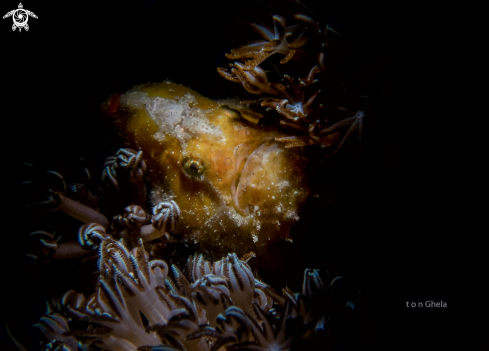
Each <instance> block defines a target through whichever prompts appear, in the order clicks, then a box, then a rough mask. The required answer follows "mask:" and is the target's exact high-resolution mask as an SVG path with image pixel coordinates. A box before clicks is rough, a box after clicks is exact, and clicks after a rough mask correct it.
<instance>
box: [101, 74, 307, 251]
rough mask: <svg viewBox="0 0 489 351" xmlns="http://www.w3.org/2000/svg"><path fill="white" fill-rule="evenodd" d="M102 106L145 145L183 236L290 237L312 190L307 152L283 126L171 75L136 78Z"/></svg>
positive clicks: (129, 140)
mask: <svg viewBox="0 0 489 351" xmlns="http://www.w3.org/2000/svg"><path fill="white" fill-rule="evenodd" d="M102 108H103V111H104V113H105V114H106V115H107V116H108V117H109V118H110V119H112V120H113V122H114V125H115V126H116V129H117V130H118V132H119V133H120V135H121V136H122V138H123V140H124V142H125V143H126V144H127V145H128V146H129V147H131V148H133V149H135V150H142V151H143V158H144V160H145V162H146V164H147V167H148V171H147V173H146V175H147V177H148V179H149V181H150V182H151V185H152V186H151V194H150V199H151V201H152V203H153V205H156V204H158V203H160V202H161V201H171V200H174V201H175V202H176V203H177V204H178V206H179V207H180V210H181V218H180V222H179V224H178V227H177V228H176V229H175V231H177V232H178V233H180V234H182V235H183V237H184V238H186V239H187V240H191V241H193V242H199V243H201V244H202V245H203V246H204V247H213V248H214V249H215V248H216V247H219V246H221V247H222V249H226V250H234V251H236V252H247V251H249V250H258V251H259V250H260V248H261V247H264V245H266V244H267V243H269V242H270V241H271V240H277V239H279V238H280V239H289V240H290V237H289V230H290V228H291V226H292V224H293V223H294V222H296V221H298V220H299V209H300V207H301V205H302V204H303V202H304V201H305V199H306V197H307V196H308V194H309V187H308V185H307V184H308V182H307V179H306V172H305V165H306V162H307V160H306V159H305V158H304V157H302V156H300V155H299V153H297V152H296V150H290V149H286V148H284V147H283V144H279V143H277V142H275V137H277V136H278V135H279V133H278V131H276V129H267V128H262V127H259V126H258V125H257V124H256V122H257V120H256V119H255V117H254V115H253V112H252V111H251V110H249V108H247V107H245V106H243V105H241V104H239V103H238V102H237V101H233V100H225V101H213V100H210V99H207V98H205V97H203V96H201V95H200V94H198V93H197V92H195V91H193V90H191V89H189V88H187V87H184V86H181V85H178V84H175V83H171V82H164V83H151V84H145V85H140V86H136V87H134V88H132V89H131V90H129V91H127V92H126V93H124V94H121V95H113V96H112V97H111V98H110V99H109V100H108V101H106V102H105V103H104V105H103V107H102ZM255 116H256V114H255Z"/></svg>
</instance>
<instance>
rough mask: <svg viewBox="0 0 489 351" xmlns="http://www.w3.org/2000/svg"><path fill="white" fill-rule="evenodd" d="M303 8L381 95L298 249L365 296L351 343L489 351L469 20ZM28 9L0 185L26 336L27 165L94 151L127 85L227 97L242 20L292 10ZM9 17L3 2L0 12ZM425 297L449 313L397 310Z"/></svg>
mask: <svg viewBox="0 0 489 351" xmlns="http://www.w3.org/2000/svg"><path fill="white" fill-rule="evenodd" d="M307 4H308V5H309V6H310V8H311V9H312V10H313V12H314V11H321V13H322V14H323V15H324V16H325V17H326V18H327V19H328V23H329V24H330V25H331V26H332V27H334V28H336V29H338V30H339V31H340V32H342V34H343V35H344V36H345V39H346V41H347V42H348V53H347V55H346V57H345V58H344V63H343V64H344V65H345V67H346V68H345V70H346V71H345V72H346V74H347V75H349V77H350V78H351V80H352V81H353V82H354V83H355V84H357V86H360V87H361V89H364V90H365V93H368V94H370V95H371V96H372V97H375V101H376V114H374V116H373V118H372V120H371V125H370V126H368V131H369V132H368V134H367V137H368V139H367V142H366V150H365V152H364V153H355V152H348V151H345V156H344V158H343V159H342V160H341V162H339V163H338V164H336V165H334V167H333V168H332V169H331V171H330V172H328V173H327V174H325V182H327V186H330V187H332V188H334V189H335V191H336V193H337V195H338V202H337V204H336V206H334V207H333V208H319V209H317V210H316V212H315V215H316V216H323V217H324V220H323V221H322V222H318V221H316V227H314V228H313V231H315V232H316V236H308V239H307V240H306V246H305V250H307V251H306V252H304V253H303V254H304V256H307V257H308V259H309V261H308V262H310V263H311V265H313V264H314V263H315V262H320V261H321V260H323V259H325V260H326V261H327V262H329V263H331V264H332V265H333V266H334V267H336V268H337V269H338V271H339V272H340V273H341V274H342V275H343V276H344V277H348V279H350V280H352V281H354V282H361V283H363V284H365V285H367V286H368V287H369V308H370V311H371V313H373V315H374V316H375V319H376V323H377V331H376V336H375V340H374V341H373V342H370V343H363V344H360V345H354V346H348V347H345V349H353V350H355V349H357V348H358V349H374V348H375V349H378V350H379V349H381V350H384V349H385V350H387V349H389V350H404V349H413V348H415V349H419V350H428V349H430V350H442V349H444V347H449V346H451V348H453V347H454V345H457V346H459V347H460V349H464V350H469V349H479V348H480V349H482V348H481V347H482V345H483V344H484V343H485V344H484V345H486V346H485V347H486V349H487V347H488V346H487V343H488V342H489V338H488V336H487V335H488V334H487V330H489V329H488V322H487V307H488V302H487V298H488V296H489V294H488V291H487V288H486V290H484V289H483V287H484V285H485V284H484V283H485V282H486V281H487V272H484V270H483V269H482V268H483V267H484V266H487V262H485V263H483V260H482V257H483V256H482V252H483V239H484V237H485V236H487V234H486V233H487V229H486V230H485V231H484V227H481V228H477V227H476V226H475V225H474V223H475V220H476V219H477V218H479V213H480V210H476V209H477V208H479V209H480V208H481V207H478V206H475V203H474V202H473V200H472V198H473V197H472V196H473V195H474V191H478V190H479V189H478V187H477V186H474V182H475V178H474V179H472V177H471V174H472V172H473V171H471V170H469V169H470V168H469V167H468V164H470V162H471V161H472V159H470V158H469V156H468V154H467V152H466V151H465V149H464V148H465V147H466V146H467V145H465V142H466V140H467V139H468V138H470V135H469V133H470V131H471V130H473V129H477V120H476V119H474V117H473V116H472V117H471V116H470V115H469V113H468V108H469V106H470V105H471V100H472V98H471V96H472V92H473V90H474V89H476V88H474V86H473V85H472V84H469V83H468V82H467V81H465V80H464V79H463V77H464V76H468V75H469V74H468V73H467V72H468V71H469V70H470V66H471V62H470V55H469V54H468V51H467V48H466V46H467V41H466V36H465V34H464V32H463V31H460V30H457V29H456V27H457V26H456V25H455V23H456V22H457V21H458V20H459V18H460V17H461V16H462V15H461V14H460V13H456V11H450V12H449V13H450V14H449V15H448V12H447V13H446V14H445V15H444V16H440V15H439V14H438V13H437V12H435V11H428V12H427V11H426V9H423V11H420V10H419V8H418V7H416V6H414V5H412V6H408V4H406V3H403V5H398V4H397V3H396V4H394V3H393V4H391V5H384V4H382V5H381V4H376V3H367V2H365V3H364V4H363V5H360V6H358V4H352V3H348V2H330V3H317V4H315V5H314V3H307ZM23 5H24V8H26V9H29V10H31V11H33V12H34V13H36V15H37V16H38V17H39V18H38V19H33V18H31V19H30V20H29V25H30V29H29V31H28V32H25V31H22V32H20V33H19V31H18V30H16V31H15V32H12V30H11V26H12V22H11V19H4V20H2V21H1V22H0V24H1V26H0V38H1V40H2V49H1V58H2V61H1V62H2V65H1V68H2V77H3V78H2V95H1V101H2V112H1V115H2V134H3V138H2V139H3V142H4V144H3V150H2V154H3V155H4V156H3V157H2V158H3V162H4V163H3V165H2V173H4V174H5V175H7V176H11V177H12V180H9V181H5V182H4V187H5V190H7V191H6V192H4V203H5V208H6V212H4V213H5V218H4V219H3V220H4V222H5V223H6V227H5V229H4V230H3V232H2V243H3V250H2V252H5V255H4V258H6V263H5V265H4V266H2V267H3V270H4V278H2V288H1V289H2V291H3V292H6V293H7V295H8V298H5V299H4V300H3V303H2V305H3V306H2V307H6V309H5V314H4V315H5V316H6V317H5V320H6V321H7V322H9V321H13V322H12V323H13V325H14V327H15V328H16V331H17V332H19V333H22V332H23V331H25V329H23V328H26V325H27V322H26V320H27V319H28V318H32V317H30V316H31V315H35V313H33V312H32V311H30V310H29V309H31V308H32V306H37V303H33V302H32V301H34V300H36V299H39V297H38V296H37V297H36V291H35V287H34V289H33V287H32V284H29V282H28V281H26V280H27V278H25V277H24V275H23V269H24V268H23V258H22V257H23V254H25V252H24V242H25V238H26V236H27V234H28V233H26V232H24V231H23V230H22V225H19V224H22V221H23V220H24V221H25V218H24V219H23V217H22V213H19V212H18V211H15V209H16V208H21V206H20V204H19V203H18V196H17V194H18V190H19V189H20V182H19V180H20V179H21V178H22V175H21V173H22V166H21V165H22V163H23V162H31V163H37V164H39V163H41V164H42V163H44V164H46V165H50V162H54V161H52V160H69V159H70V157H71V158H72V157H78V156H79V155H85V154H93V153H94V152H96V151H97V150H99V149H101V148H102V147H103V145H104V144H105V143H106V142H107V141H108V140H107V139H106V135H105V134H104V133H105V132H104V130H103V128H101V126H100V125H99V122H98V120H97V117H98V116H97V114H96V110H97V107H98V103H99V102H100V101H101V99H102V100H103V98H105V97H108V95H109V94H110V93H114V92H122V91H124V90H127V89H128V88H130V87H132V86H133V85H135V84H140V83H145V82H148V81H155V82H156V81H163V80H165V79H170V80H171V81H173V82H176V83H180V84H184V85H189V86H190V87H191V88H193V89H195V90H197V91H199V92H201V93H202V94H203V95H205V96H208V97H211V98H218V97H226V96H231V97H232V96H234V95H235V94H236V93H235V91H233V90H228V89H233V88H229V87H230V85H229V84H227V83H226V82H225V81H224V80H223V79H221V78H220V77H219V76H218V74H217V73H216V68H217V67H225V66H226V65H227V62H228V61H227V59H226V58H225V57H224V54H225V53H226V52H228V51H229V50H230V49H231V48H233V47H236V46H237V45H239V44H242V42H236V39H235V37H236V36H241V35H243V34H242V33H239V34H237V33H236V29H235V28H236V25H235V22H236V21H237V19H241V18H243V17H246V13H247V12H249V13H251V15H250V16H254V13H257V12H258V13H262V12H264V13H269V14H270V15H271V14H273V11H277V12H280V6H288V5H287V3H286V2H283V3H282V5H279V7H278V8H277V7H273V11H272V12H270V11H269V10H268V9H267V4H266V3H264V2H257V1H240V2H239V3H238V2H236V3H235V2H232V3H230V2H224V1H211V2H194V1H192V2H188V1H180V2H175V3H168V2H166V3H165V2H160V1H156V0H153V1H151V0H147V1H134V2H125V3H120V2H115V1H106V2H104V4H100V3H95V2H93V3H90V2H83V3H82V2H71V3H67V2H60V1H58V2H56V1H53V2H49V3H41V2H34V1H30V2H24V3H23ZM5 6H6V7H5ZM273 6H277V5H276V4H274V5H273ZM16 7H17V4H16V3H13V2H12V3H10V4H8V2H7V3H5V4H4V5H2V9H1V11H3V12H5V13H6V12H8V11H10V10H11V9H14V8H16ZM239 28H243V27H239V26H238V29H239ZM248 33H249V34H250V35H253V32H252V31H251V30H250V31H249V32H248ZM255 38H256V37H253V39H255ZM250 39H251V38H250ZM369 67H376V69H372V71H373V72H374V73H373V74H372V75H371V76H370V77H369V79H368V80H367V82H366V83H362V82H359V81H358V79H357V78H358V76H359V75H358V72H365V70H367V69H368V68H369ZM236 88H239V87H236ZM361 89H360V90H361ZM236 91H239V89H236ZM469 154H470V153H469ZM67 162H68V161H67ZM46 167H48V166H46ZM483 200H484V202H485V201H486V200H485V199H483ZM12 204H13V205H12ZM323 217H321V218H323ZM10 254H11V255H12V257H10ZM311 268H315V267H313V266H311ZM479 272H482V273H479ZM61 279H63V278H61ZM427 300H433V301H441V300H443V301H444V302H446V303H447V304H448V307H447V308H431V309H430V308H423V309H419V308H416V309H412V308H407V307H406V301H409V302H413V301H414V302H424V301H427ZM29 301H30V302H29ZM37 313H39V312H37ZM484 316H486V317H485V318H484ZM482 318H484V320H482ZM29 322H30V323H32V321H31V320H29ZM34 322H35V321H34ZM2 341H6V339H5V338H4V339H2ZM6 349H8V348H6Z"/></svg>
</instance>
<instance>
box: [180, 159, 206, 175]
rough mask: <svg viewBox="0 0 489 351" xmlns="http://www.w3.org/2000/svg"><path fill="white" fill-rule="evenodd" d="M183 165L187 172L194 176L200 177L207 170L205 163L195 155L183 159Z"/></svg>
mask: <svg viewBox="0 0 489 351" xmlns="http://www.w3.org/2000/svg"><path fill="white" fill-rule="evenodd" d="M182 167H183V170H184V171H185V173H187V174H188V175H189V176H192V177H200V176H201V175H202V174H204V172H205V165H204V163H203V162H202V161H200V160H199V159H196V158H193V157H185V158H184V159H183V160H182Z"/></svg>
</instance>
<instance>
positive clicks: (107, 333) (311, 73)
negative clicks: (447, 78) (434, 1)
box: [0, 0, 489, 351]
mask: <svg viewBox="0 0 489 351" xmlns="http://www.w3.org/2000/svg"><path fill="white" fill-rule="evenodd" d="M14 5H15V6H17V5H16V4H13V5H12V6H14ZM23 5H24V6H25V8H29V10H30V11H32V12H34V13H35V14H36V15H37V17H38V18H35V19H34V18H31V19H29V27H28V28H29V29H28V30H27V29H25V30H23V31H22V32H20V30H19V31H14V32H13V33H11V32H12V30H11V28H10V27H11V23H10V22H9V23H4V24H5V26H4V27H5V28H2V29H9V30H10V31H9V32H6V33H7V35H11V34H15V36H14V37H15V38H14V37H12V38H13V39H12V38H9V40H10V41H11V42H12V45H14V47H15V50H14V52H15V57H11V60H12V64H13V62H16V60H21V61H19V62H17V63H16V64H17V65H20V62H23V65H21V66H18V68H17V71H16V72H14V71H12V74H13V75H17V77H16V78H14V79H13V81H15V85H12V87H13V88H15V89H17V90H16V91H17V92H18V93H16V94H17V97H16V99H17V100H15V106H17V108H18V109H21V110H22V112H21V113H20V114H19V113H18V111H17V114H16V115H15V116H18V117H15V118H12V121H10V120H9V121H7V122H6V123H15V126H14V125H13V124H12V127H9V126H10V125H9V126H6V127H5V130H7V131H8V130H16V131H23V132H19V133H17V134H18V137H16V140H17V144H16V145H18V148H17V149H18V151H20V152H19V153H17V152H16V153H15V155H13V157H14V159H15V160H14V161H13V164H15V165H16V168H15V170H14V171H11V172H9V173H12V172H13V174H11V175H13V176H14V177H15V179H16V180H15V181H14V183H13V184H15V185H16V186H15V187H12V191H14V192H15V193H16V194H20V195H17V196H15V199H16V200H15V201H16V205H15V206H16V208H20V209H21V210H20V211H17V212H15V213H14V214H13V216H16V217H15V218H16V219H15V222H16V223H19V226H17V227H15V229H14V231H15V232H16V236H15V239H14V238H12V240H13V241H14V240H16V241H15V244H13V245H9V247H11V248H12V249H11V253H10V254H11V255H12V257H13V258H12V259H8V261H9V262H10V265H11V266H12V269H11V270H9V272H7V273H6V274H7V275H9V277H10V275H11V276H12V278H7V276H6V278H5V281H6V282H14V281H15V282H17V281H19V283H6V284H10V285H9V286H12V287H14V288H10V289H8V290H9V298H8V299H7V301H9V303H7V305H8V306H6V309H5V313H2V314H3V315H4V318H2V326H1V328H0V336H1V340H2V345H3V346H4V347H3V349H2V350H70V351H75V350H86V351H88V350H127V351H129V350H131V351H136V350H141V351H142V350H154V351H160V350H161V351H162V350H165V351H167V350H168V351H170V350H181V351H183V350H187V351H190V350H195V351H197V350H216V351H217V350H219V351H224V350H228V351H232V350H263V351H265V350H270V351H272V350H274V351H276V350H384V349H386V350H387V349H389V350H404V349H409V350H411V349H413V348H415V349H422V350H424V349H440V350H441V349H442V348H439V347H442V345H445V343H448V344H449V343H450V342H453V340H451V341H450V338H449V337H448V335H450V334H451V333H452V331H453V329H450V328H455V327H454V325H455V323H454V320H453V319H452V317H451V313H452V311H453V308H455V307H454V306H455V302H454V301H455V299H454V298H453V295H452V294H451V293H450V292H449V291H450V290H449V287H450V284H448V283H447V281H448V280H447V279H448V278H447V277H449V276H450V273H449V272H453V270H451V269H448V268H447V266H446V265H445V263H443V262H445V259H447V260H448V257H449V255H450V252H451V251H450V250H448V249H447V250H444V249H442V248H440V249H438V246H437V245H441V246H440V247H442V246H443V245H442V244H440V241H439V239H440V237H441V235H442V234H441V233H443V231H442V230H441V229H439V228H440V227H439V226H437V224H436V223H439V221H438V220H437V219H436V218H437V217H436V215H434V214H432V213H431V212H430V208H434V207H436V202H435V201H440V202H442V201H441V200H440V199H441V198H440V197H439V194H441V193H443V194H444V192H442V190H441V187H440V188H439V187H438V183H437V181H436V179H437V178H436V177H435V176H434V175H430V174H431V173H430V172H429V171H428V170H429V169H431V167H433V169H434V168H435V167H434V166H433V165H434V164H435V163H436V162H439V161H436V160H435V161H432V160H431V159H430V160H428V159H427V158H426V157H425V156H424V155H426V151H425V150H429V149H430V145H431V144H427V143H425V142H423V140H425V139H424V138H426V137H427V134H428V132H427V129H423V128H420V124H422V122H420V120H421V118H424V117H421V115H422V114H423V113H424V112H423V110H422V109H418V108H415V107H414V106H417V105H416V104H417V102H416V100H415V99H416V98H417V97H416V96H417V95H416V96H414V95H412V90H411V88H412V86H413V85H412V84H413V83H412V82H413V81H416V82H418V80H417V78H416V77H418V76H422V75H423V74H424V73H421V71H419V70H418V67H419V66H418V61H417V60H424V58H422V57H421V56H418V54H417V53H416V52H413V51H411V50H408V49H407V48H408V47H411V46H410V45H411V43H412V42H406V41H404V40H403V39H404V38H406V37H411V35H414V36H416V35H418V34H419V33H418V34H412V33H411V31H410V28H409V27H406V26H405V24H406V23H407V22H408V21H407V20H405V17H406V16H408V14H407V13H406V14H404V17H396V16H395V15H394V14H396V13H399V9H394V8H384V7H382V6H380V5H376V4H363V5H361V6H355V7H354V6H352V5H351V4H348V3H339V2H330V1H309V0H305V1H300V2H299V1H298V0H270V1H268V0H247V1H241V2H224V1H211V2H198V3H197V2H184V1H182V2H173V3H168V2H161V1H157V0H142V1H134V2H132V3H131V2H128V3H124V4H122V3H117V2H105V3H98V2H97V3H93V4H92V3H90V4H88V3H87V4H79V5H77V6H75V5H74V4H71V5H67V7H63V6H64V5H62V4H59V6H57V5H56V4H51V5H49V4H38V3H29V4H27V3H24V4H23ZM55 5H56V6H55ZM78 6H79V7H78ZM19 8H20V7H19ZM5 11H7V9H6V10H5ZM386 13H389V14H390V15H386ZM31 17H32V16H31ZM399 18H402V21H401V20H399ZM398 20H399V21H401V22H400V23H399V22H398ZM416 40H417V39H414V40H413V42H416ZM10 41H9V43H10ZM400 42H402V44H400ZM423 43H424V42H423V41H421V42H419V45H423ZM23 47H25V48H26V50H27V48H30V52H29V53H28V54H26V53H24V54H25V55H26V57H23V58H22V55H20V53H21V51H22V50H23V49H22V48H23ZM404 50H406V52H407V53H406V55H403V53H404ZM418 52H423V50H419V51H418ZM400 56H401V57H402V59H399V57H400ZM19 57H20V58H19ZM428 60H429V59H428ZM408 63H409V64H408ZM407 67H409V68H407ZM21 69H23V71H22V70H21ZM423 72H424V71H423ZM404 82H407V83H404ZM423 87H424V85H423ZM15 89H11V90H15ZM419 93H420V94H424V92H422V91H421V88H420V92H419ZM22 94H25V98H24V96H23V95H22ZM6 100H7V99H6ZM12 101H14V100H12ZM413 101H414V102H413ZM400 107H401V108H400ZM404 107H405V108H404ZM416 114H418V115H416ZM407 121H409V122H407ZM425 126H426V127H427V128H428V123H426V124H425ZM431 135H433V134H430V136H428V138H427V139H429V138H431ZM435 135H436V134H435ZM11 147H12V146H9V149H10V148H11ZM17 149H16V150H17ZM419 155H423V157H418V156H419ZM433 162H435V163H433ZM433 174H434V173H433ZM433 184H434V185H433ZM428 187H429V189H430V191H427V190H426V189H427V188H428ZM14 188H15V189H14ZM447 204H448V202H447ZM17 218H18V219H17ZM420 223H424V224H423V225H420ZM452 224H453V226H454V227H453V228H455V226H456V224H455V223H452ZM420 242H422V243H423V244H422V245H419V243H420ZM430 260H433V262H435V263H433V265H429V264H428V263H427V262H432V261H430ZM14 262H15V263H14ZM17 262H20V263H19V264H17ZM426 267H428V268H426ZM435 271H436V273H434V272H435ZM420 272H422V273H420ZM10 295H11V296H10ZM411 304H413V305H411ZM477 328H481V330H482V329H484V328H483V326H482V325H479V326H478V327H477ZM477 328H475V329H473V330H472V332H473V333H474V335H475V336H474V337H473V338H471V339H470V340H471V341H474V342H475V343H476V344H477V345H478V346H480V345H482V346H481V347H486V346H487V347H489V346H488V345H489V344H487V343H486V344H484V342H485V341H484V340H483V337H480V335H484V333H483V332H481V330H479V329H477ZM426 335H429V336H428V341H425V342H424V344H423V345H420V340H421V339H424V340H426ZM486 341H487V340H486ZM484 345H486V346H484ZM482 349H483V348H481V350H482Z"/></svg>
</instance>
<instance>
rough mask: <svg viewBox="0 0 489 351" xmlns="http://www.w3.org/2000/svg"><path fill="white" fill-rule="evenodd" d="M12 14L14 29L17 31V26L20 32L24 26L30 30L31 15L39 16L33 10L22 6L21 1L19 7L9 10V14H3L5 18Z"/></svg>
mask: <svg viewBox="0 0 489 351" xmlns="http://www.w3.org/2000/svg"><path fill="white" fill-rule="evenodd" d="M10 16H12V19H13V20H14V24H13V25H12V30H13V31H15V29H16V28H19V32H21V31H22V28H24V29H25V30H29V26H28V25H27V21H28V20H29V16H31V17H34V18H37V16H36V14H35V13H34V12H31V11H29V10H24V6H22V3H19V8H18V9H15V10H12V11H10V12H7V14H6V15H5V16H3V18H7V17H10Z"/></svg>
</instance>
